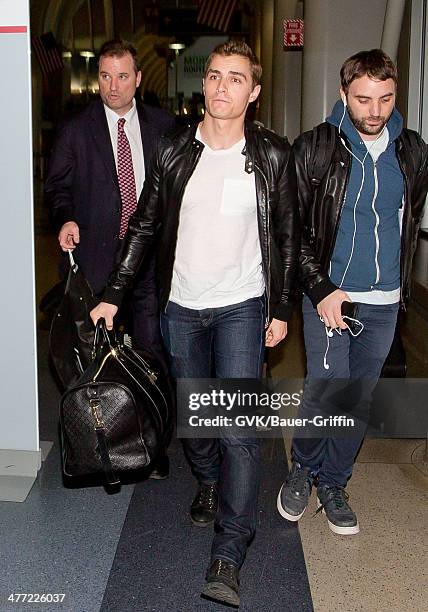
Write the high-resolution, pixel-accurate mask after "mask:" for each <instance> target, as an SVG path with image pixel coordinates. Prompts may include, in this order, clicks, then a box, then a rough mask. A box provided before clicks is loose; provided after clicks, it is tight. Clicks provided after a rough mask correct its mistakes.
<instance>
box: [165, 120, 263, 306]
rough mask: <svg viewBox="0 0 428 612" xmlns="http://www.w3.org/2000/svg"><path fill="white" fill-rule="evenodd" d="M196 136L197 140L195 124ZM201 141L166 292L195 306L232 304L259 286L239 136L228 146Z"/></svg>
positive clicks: (250, 190) (251, 202)
mask: <svg viewBox="0 0 428 612" xmlns="http://www.w3.org/2000/svg"><path fill="white" fill-rule="evenodd" d="M196 138H197V139H198V140H200V141H202V142H203V140H202V138H201V134H200V131H199V128H198V130H197V132H196ZM204 145H205V146H204V149H203V151H202V154H201V157H200V160H199V162H198V164H197V166H196V168H195V171H194V172H193V174H192V176H191V178H190V180H189V182H188V184H187V186H186V189H185V192H184V196H183V202H182V205H181V210H180V219H179V225H178V235H177V246H176V251H175V261H174V268H173V275H172V284H171V293H170V296H169V299H170V300H171V301H173V302H176V303H177V304H179V305H180V306H184V307H186V308H192V309H195V310H202V309H204V308H218V307H221V306H229V305H231V304H238V303H239V302H243V301H245V300H248V299H250V298H253V297H258V296H260V295H262V294H263V292H264V288H265V285H264V279H263V272H262V255H261V249H260V240H259V233H258V225H257V200H256V187H255V180H254V173H251V174H248V173H247V172H245V169H244V166H245V156H244V155H242V149H243V148H244V146H245V139H242V140H240V141H239V142H237V143H236V144H235V145H233V146H232V147H230V148H228V149H220V150H213V149H211V148H210V147H209V146H208V145H207V144H205V143H204Z"/></svg>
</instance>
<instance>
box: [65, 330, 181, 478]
mask: <svg viewBox="0 0 428 612" xmlns="http://www.w3.org/2000/svg"><path fill="white" fill-rule="evenodd" d="M60 426H61V438H62V458H63V470H64V474H65V475H66V476H88V475H96V474H104V476H105V478H106V481H107V483H108V484H110V485H115V484H119V483H120V480H119V477H118V474H119V473H121V472H127V473H129V472H137V471H138V470H141V469H143V468H146V467H148V466H149V465H150V464H151V463H152V462H153V461H154V460H155V459H156V458H157V456H158V455H160V454H162V453H163V452H164V450H165V448H166V446H167V445H168V442H169V439H170V436H171V431H172V410H171V403H170V395H169V389H168V384H167V381H166V379H165V378H164V376H163V374H162V373H161V369H160V368H158V367H156V366H155V365H153V364H152V363H148V362H147V360H146V359H143V357H142V356H141V355H140V354H139V353H138V351H136V350H133V349H131V348H129V347H127V346H122V345H119V344H118V343H117V341H116V338H115V335H114V333H109V332H107V330H106V328H105V324H104V321H103V320H102V321H99V322H98V324H97V327H96V330H95V338H94V351H93V361H92V363H91V364H90V365H89V367H88V368H87V369H86V370H85V372H84V373H83V374H82V376H81V377H80V378H79V379H78V381H77V382H76V383H75V384H74V385H73V386H72V387H70V388H69V389H68V390H67V391H66V392H65V393H64V395H63V396H62V398H61V403H60Z"/></svg>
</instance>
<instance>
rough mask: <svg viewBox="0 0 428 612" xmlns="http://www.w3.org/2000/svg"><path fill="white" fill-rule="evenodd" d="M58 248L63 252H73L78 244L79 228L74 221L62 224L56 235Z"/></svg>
mask: <svg viewBox="0 0 428 612" xmlns="http://www.w3.org/2000/svg"><path fill="white" fill-rule="evenodd" d="M58 241H59V246H60V247H61V248H62V250H63V251H68V250H73V249H75V248H76V244H79V241H80V236H79V226H78V225H77V223H75V222H74V221H67V223H64V225H63V226H62V228H61V229H60V230H59V234H58Z"/></svg>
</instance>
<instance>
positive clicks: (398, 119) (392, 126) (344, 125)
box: [326, 100, 403, 153]
mask: <svg viewBox="0 0 428 612" xmlns="http://www.w3.org/2000/svg"><path fill="white" fill-rule="evenodd" d="M343 108H344V105H343V102H342V100H338V101H337V102H336V104H335V105H334V106H333V110H332V112H331V115H329V116H328V117H327V119H326V121H327V122H328V123H331V124H332V125H334V126H336V127H337V128H339V125H340V132H341V133H343V134H344V135H345V136H346V138H347V139H348V141H349V142H350V143H351V145H352V149H353V150H354V152H356V151H361V152H362V153H365V152H366V150H367V149H366V145H365V144H364V142H363V141H362V139H361V136H360V134H359V133H358V131H357V129H356V127H355V125H354V124H353V123H352V121H351V118H350V116H349V113H348V108H346V111H345V116H343V114H344V113H343ZM342 117H343V121H342ZM386 125H387V128H388V134H389V142H390V143H391V142H393V141H394V140H396V139H397V138H398V136H399V135H400V134H401V131H402V129H403V118H402V116H401V115H400V113H399V112H398V110H397V109H396V108H394V110H393V111H392V114H391V116H390V118H389V119H388V121H387V124H386Z"/></svg>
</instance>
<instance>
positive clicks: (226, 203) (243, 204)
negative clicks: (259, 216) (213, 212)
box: [220, 179, 256, 217]
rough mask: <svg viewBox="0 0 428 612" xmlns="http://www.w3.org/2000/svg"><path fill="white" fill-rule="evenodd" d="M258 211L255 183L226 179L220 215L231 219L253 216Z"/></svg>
mask: <svg viewBox="0 0 428 612" xmlns="http://www.w3.org/2000/svg"><path fill="white" fill-rule="evenodd" d="M255 210H256V190H255V186H254V181H253V180H251V181H246V180H244V179H224V182H223V191H222V195H221V206H220V213H221V214H222V215H226V216H229V217H236V216H241V215H251V214H253V213H254V212H255Z"/></svg>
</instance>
